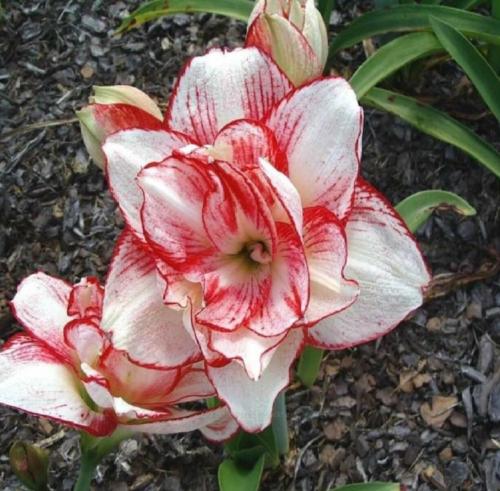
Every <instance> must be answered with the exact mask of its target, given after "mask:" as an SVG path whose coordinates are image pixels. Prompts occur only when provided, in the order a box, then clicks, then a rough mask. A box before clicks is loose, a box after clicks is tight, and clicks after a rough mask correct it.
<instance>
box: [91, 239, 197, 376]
mask: <svg viewBox="0 0 500 491" xmlns="http://www.w3.org/2000/svg"><path fill="white" fill-rule="evenodd" d="M162 293H163V292H161V291H160V290H159V288H158V283H157V272H156V264H155V261H154V259H153V258H152V257H151V256H150V255H149V254H148V251H147V250H145V249H144V248H143V247H141V243H140V241H139V240H138V239H136V238H135V237H134V236H133V234H132V233H131V232H129V231H128V230H127V231H125V232H124V233H123V234H122V236H121V237H120V239H119V241H118V244H117V246H116V248H115V252H114V258H113V261H112V263H111V267H110V270H109V273H108V278H107V280H106V287H105V294H104V306H103V318H102V322H101V328H102V329H103V330H105V331H108V332H111V333H112V340H113V345H114V346H115V347H116V348H117V349H122V350H125V351H127V352H128V353H129V355H130V357H131V359H132V360H134V361H136V362H137V363H139V364H143V365H148V366H151V367H164V368H173V367H176V366H179V365H183V364H185V363H188V362H190V361H193V360H194V359H196V358H197V357H198V356H199V352H198V349H197V346H196V344H195V342H194V341H193V340H192V338H191V336H190V335H189V333H188V332H187V331H186V330H185V329H184V326H183V322H182V313H181V312H179V311H178V310H174V309H172V308H170V307H168V306H166V305H164V304H163V299H162Z"/></svg>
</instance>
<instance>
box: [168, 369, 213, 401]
mask: <svg viewBox="0 0 500 491" xmlns="http://www.w3.org/2000/svg"><path fill="white" fill-rule="evenodd" d="M214 395H215V389H214V388H213V386H212V384H211V382H210V380H209V379H208V377H207V374H206V372H205V367H204V365H203V363H198V364H195V365H192V366H189V367H186V368H184V369H182V373H181V374H180V376H179V379H178V380H177V381H176V385H175V387H174V388H173V389H172V390H171V391H170V393H169V394H168V397H166V398H165V399H164V402H165V404H180V403H184V402H191V401H199V400H201V399H207V398H208V397H212V396H214Z"/></svg>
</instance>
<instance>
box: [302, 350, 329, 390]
mask: <svg viewBox="0 0 500 491" xmlns="http://www.w3.org/2000/svg"><path fill="white" fill-rule="evenodd" d="M323 353H324V350H322V349H320V348H315V347H314V346H306V347H305V348H304V351H303V352H302V354H301V355H300V359H299V363H298V365H297V377H298V378H299V379H300V381H301V382H302V383H303V384H304V385H305V386H306V387H312V386H313V385H314V382H315V381H316V379H317V378H318V372H319V368H320V366H321V360H322V359H323Z"/></svg>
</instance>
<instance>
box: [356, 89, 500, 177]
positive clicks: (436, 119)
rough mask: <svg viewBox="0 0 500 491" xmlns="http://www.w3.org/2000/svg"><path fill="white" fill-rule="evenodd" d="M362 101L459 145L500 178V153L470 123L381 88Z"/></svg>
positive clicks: (368, 94) (447, 141) (369, 92)
mask: <svg viewBox="0 0 500 491" xmlns="http://www.w3.org/2000/svg"><path fill="white" fill-rule="evenodd" d="M361 103H362V104H366V105H368V106H372V107H375V108H377V109H382V110H384V111H388V112H390V113H392V114H395V115H396V116H399V117H400V118H401V119H404V120H405V121H408V122H409V123H410V124H412V125H413V126H415V127H416V128H418V129H419V130H420V131H423V132H424V133H427V134H428V135H431V136H433V137H435V138H438V139H439V140H442V141H444V142H446V143H451V144H452V145H455V146H456V147H458V148H460V149H461V150H463V151H464V152H466V153H468V154H469V155H470V156H472V157H474V158H475V159H476V160H477V161H478V162H480V163H481V164H483V165H484V166H485V167H486V168H487V169H489V170H490V171H491V172H493V174H495V175H496V176H497V177H500V154H499V153H498V152H497V151H496V150H495V149H494V148H493V147H492V146H491V145H489V144H488V143H486V142H485V141H484V140H482V139H481V138H480V137H479V136H478V135H476V134H475V133H474V132H473V131H472V130H470V129H469V128H467V126H464V125H463V124H462V123H459V122H458V121H456V120H455V119H453V118H452V117H450V116H448V115H447V114H445V113H443V112H441V111H438V110H437V109H434V108H432V107H430V106H426V105H424V104H422V103H420V102H419V101H417V100H415V99H412V98H411V97H407V96H403V95H400V94H397V93H395V92H391V91H390V90H384V89H379V88H377V87H374V88H372V89H370V90H369V91H368V92H367V93H366V95H365V96H364V97H363V98H362V99H361Z"/></svg>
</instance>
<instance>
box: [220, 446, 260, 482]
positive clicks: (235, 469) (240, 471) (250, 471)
mask: <svg viewBox="0 0 500 491" xmlns="http://www.w3.org/2000/svg"><path fill="white" fill-rule="evenodd" d="M264 460H265V458H264V455H261V457H260V458H259V460H257V462H256V463H255V465H253V466H251V467H245V466H243V465H242V464H241V463H237V462H236V461H234V460H232V459H226V460H224V461H223V462H222V464H221V465H220V466H219V472H218V477H219V488H220V490H221V491H258V489H259V487H260V480H261V479H262V471H263V470H264Z"/></svg>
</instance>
